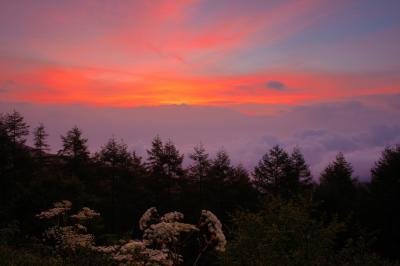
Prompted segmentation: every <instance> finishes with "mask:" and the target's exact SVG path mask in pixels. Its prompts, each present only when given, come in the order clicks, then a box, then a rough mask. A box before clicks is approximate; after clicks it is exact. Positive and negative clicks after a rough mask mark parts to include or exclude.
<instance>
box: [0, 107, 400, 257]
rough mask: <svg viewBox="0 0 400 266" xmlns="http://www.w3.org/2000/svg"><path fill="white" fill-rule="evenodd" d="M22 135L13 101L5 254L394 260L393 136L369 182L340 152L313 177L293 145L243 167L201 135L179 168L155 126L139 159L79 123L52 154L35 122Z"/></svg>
mask: <svg viewBox="0 0 400 266" xmlns="http://www.w3.org/2000/svg"><path fill="white" fill-rule="evenodd" d="M28 134H29V126H28V125H27V124H26V123H25V122H24V119H23V117H22V116H21V115H20V114H19V113H18V112H13V113H10V114H4V115H1V117H0V151H1V152H0V190H1V191H0V264H1V265H119V264H127V265H178V264H180V265H399V264H398V261H399V260H400V206H399V204H398V203H399V202H400V199H399V197H400V146H394V147H386V148H385V149H384V151H383V152H382V156H381V158H380V159H379V161H378V162H377V163H376V164H375V166H373V168H372V169H371V176H372V180H371V182H369V183H360V182H358V181H357V179H356V178H355V177H354V176H353V171H352V167H351V165H350V164H349V163H348V162H347V161H346V159H345V157H344V156H343V154H341V153H339V154H338V155H337V157H336V159H335V160H334V161H333V162H332V163H331V164H329V165H328V166H327V167H326V169H325V170H324V171H323V172H322V173H321V176H320V178H319V182H318V183H315V182H313V180H315V178H314V179H313V177H312V176H311V174H310V171H309V168H308V165H307V164H306V162H305V160H304V158H303V155H302V153H301V151H300V150H299V149H297V148H296V149H294V150H293V151H292V152H291V153H288V152H287V151H285V150H284V149H282V148H281V147H279V146H275V147H273V148H271V149H270V150H267V151H266V153H265V155H264V156H263V157H262V158H261V160H260V161H259V162H258V164H257V166H256V167H255V169H254V170H253V171H252V172H251V173H248V172H247V170H246V169H244V168H243V167H242V166H240V165H239V166H234V165H232V164H231V162H230V159H229V155H228V154H227V153H226V152H225V151H223V150H221V151H219V152H218V153H217V154H216V156H215V158H209V155H208V154H207V152H206V150H205V149H204V148H203V147H202V146H201V145H199V146H196V147H195V148H194V151H193V153H192V154H190V155H189V158H190V159H191V163H190V165H189V166H188V167H187V168H184V167H183V166H182V161H183V155H182V154H181V153H180V152H179V151H178V149H177V148H176V147H175V145H174V144H173V142H172V141H171V140H167V141H166V142H164V141H162V139H161V138H159V137H156V138H154V140H153V142H152V143H151V147H150V149H149V150H148V157H147V158H146V160H143V159H142V158H140V157H138V156H137V155H136V153H135V152H131V151H129V150H128V147H127V146H126V145H125V144H124V143H123V142H122V141H117V140H116V139H114V138H113V139H110V140H109V141H108V143H106V144H105V145H104V146H103V147H102V148H101V150H100V151H98V152H96V153H95V154H90V153H89V151H88V148H87V141H88V140H87V139H86V138H85V137H84V136H83V134H82V132H81V131H80V129H79V128H77V127H74V128H72V129H71V130H70V131H68V132H67V133H66V134H65V136H62V138H61V141H62V143H63V148H62V149H61V150H60V151H59V152H58V153H57V154H50V153H48V151H49V146H48V145H47V142H46V137H47V133H46V131H45V128H44V126H43V125H38V126H37V127H36V128H35V129H34V130H33V134H34V147H28V146H26V145H25V142H26V136H27V135H28ZM66 199H69V200H71V201H72V202H73V203H74V205H73V206H72V205H70V202H69V201H65V200H66ZM63 200H64V201H63ZM52 202H54V203H55V205H54V206H53V207H51V203H52ZM152 206H156V207H157V209H155V208H151V207H152ZM49 208H50V209H49ZM46 209H48V210H47V211H44V212H43V210H46ZM93 210H96V211H93ZM203 210H209V212H206V211H203ZM75 212H76V214H75V215H74V214H72V215H71V213H75ZM158 213H160V214H165V215H158ZM182 213H184V214H185V216H184V218H185V223H183V214H182ZM210 213H211V214H212V215H213V216H212V217H215V218H210V217H211V216H210ZM38 214H39V215H38ZM100 214H101V215H100ZM143 214H145V215H144V216H143ZM214 214H215V215H214ZM207 215H208V216H207ZM88 216H90V218H93V219H89V217H88ZM153 216H154V217H153ZM143 217H152V218H150V219H149V220H148V221H150V222H149V223H147V222H144V221H145V220H146V219H144V218H143ZM166 217H173V218H172V219H173V220H170V221H166V219H167V218H166ZM199 217H200V219H199ZM205 217H209V220H210V221H211V220H212V221H214V222H213V223H212V224H214V227H212V226H211V225H210V223H205ZM216 217H218V218H219V219H217V220H218V223H219V224H218V223H217V222H215V221H216V220H215V219H216ZM143 219H144V220H143ZM138 221H139V222H138ZM219 221H221V222H219ZM78 225H79V226H78ZM206 225H207V226H206ZM216 225H217V226H216ZM177 226H178V227H177ZM149 228H152V229H151V230H149ZM177 228H179V230H183V231H179V230H178V229H177ZM210 228H211V229H212V230H214V231H212V230H211V231H210V230H209V229H210ZM166 229H168V230H166ZM206 229H207V230H206ZM146 230H147V231H146ZM171 230H172V231H171ZM174 230H175V231H174ZM176 230H178V231H179V234H178V233H177V231H176ZM217 231H218V234H217V233H216V232H217ZM43 232H45V233H43ZM89 232H90V233H89ZM160 232H163V233H162V234H161V233H160ZM167 232H170V233H169V234H168V233H167ZM171 232H172V233H171ZM164 234H167V235H169V238H164ZM66 235H68V236H69V237H72V238H71V239H74V241H77V243H80V244H79V245H72V246H71V244H72V243H76V242H74V241H72V242H68V241H67V242H64V241H66V240H67V239H69V238H68V237H67V238H66ZM221 235H223V236H224V237H223V238H222V237H221ZM225 236H226V242H225ZM222 239H223V240H224V241H223V240H222ZM65 243H69V244H68V245H65ZM82 243H83V244H82ZM140 243H141V244H140ZM81 244H82V245H81ZM125 245H127V246H125ZM124 246H125V248H123V247H124ZM128 247H130V248H133V251H134V252H133V253H132V252H130V251H132V249H128ZM126 250H128V251H129V250H130V251H129V252H128V253H124V252H125V251H126ZM151 250H152V251H151ZM155 252H156V253H157V252H158V253H157V254H156V253H155ZM128 255H129V256H128ZM150 255H158V256H159V257H157V258H165V260H164V261H162V260H161V261H154V260H151V259H150V258H151V256H150ZM115 258H123V259H120V260H118V259H115ZM396 263H397V264H396Z"/></svg>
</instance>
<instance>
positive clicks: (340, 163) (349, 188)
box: [316, 152, 356, 215]
mask: <svg viewBox="0 0 400 266" xmlns="http://www.w3.org/2000/svg"><path fill="white" fill-rule="evenodd" d="M355 192H356V187H355V179H354V178H353V167H352V166H351V164H350V163H348V162H347V161H346V159H345V158H344V155H343V153H341V152H340V153H338V154H337V156H336V159H335V161H333V162H332V163H330V164H329V165H328V166H327V167H326V168H325V170H324V171H323V172H322V174H321V177H320V184H319V186H318V188H317V192H316V193H317V197H318V198H319V199H320V200H322V201H323V204H324V206H325V209H326V210H327V211H328V213H330V214H334V213H337V214H340V215H346V214H348V212H349V211H350V210H351V208H352V205H353V201H354V198H355Z"/></svg>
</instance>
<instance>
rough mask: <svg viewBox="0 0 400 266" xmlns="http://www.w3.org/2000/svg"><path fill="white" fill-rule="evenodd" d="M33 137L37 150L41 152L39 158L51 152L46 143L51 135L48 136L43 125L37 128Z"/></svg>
mask: <svg viewBox="0 0 400 266" xmlns="http://www.w3.org/2000/svg"><path fill="white" fill-rule="evenodd" d="M33 136H34V139H33V144H34V146H35V148H36V150H37V151H38V152H39V156H42V155H43V153H44V152H46V151H49V150H50V146H49V144H48V143H47V141H46V138H47V137H48V136H49V134H47V132H46V130H45V128H44V125H43V124H42V123H40V124H39V125H38V126H37V127H36V128H35V130H34V131H33Z"/></svg>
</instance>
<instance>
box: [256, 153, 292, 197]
mask: <svg viewBox="0 0 400 266" xmlns="http://www.w3.org/2000/svg"><path fill="white" fill-rule="evenodd" d="M253 176H254V184H255V187H256V188H257V189H258V190H259V191H260V192H261V193H263V194H269V195H274V196H275V197H280V198H282V199H289V198H291V197H293V196H295V195H296V194H297V192H298V187H299V180H298V177H297V176H296V174H295V171H294V169H293V165H292V161H291V159H290V157H289V155H288V153H287V152H286V151H285V150H283V149H282V148H281V147H279V146H274V147H273V148H272V149H270V150H269V151H268V152H267V153H266V154H264V156H263V157H262V159H261V160H260V161H259V163H258V165H257V166H256V167H255V168H254V173H253Z"/></svg>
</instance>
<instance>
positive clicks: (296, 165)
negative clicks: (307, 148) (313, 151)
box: [290, 147, 313, 190]
mask: <svg viewBox="0 0 400 266" xmlns="http://www.w3.org/2000/svg"><path fill="white" fill-rule="evenodd" d="M290 160H291V161H292V166H293V170H294V175H295V176H296V178H298V181H299V183H300V186H301V189H303V190H304V189H310V188H312V186H313V180H312V175H311V172H310V169H309V166H308V165H307V164H306V161H305V160H304V156H303V154H302V153H301V151H300V149H299V148H297V147H296V148H294V149H293V152H292V154H291V155H290Z"/></svg>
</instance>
